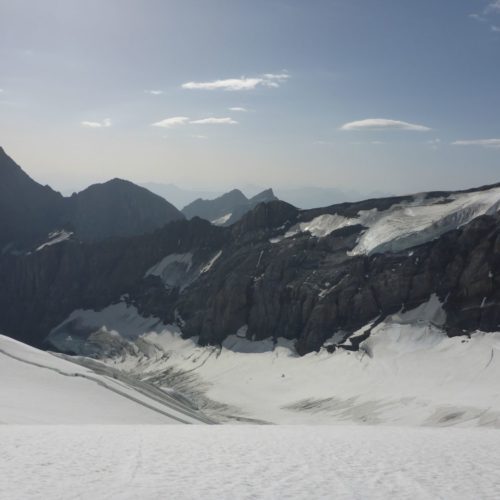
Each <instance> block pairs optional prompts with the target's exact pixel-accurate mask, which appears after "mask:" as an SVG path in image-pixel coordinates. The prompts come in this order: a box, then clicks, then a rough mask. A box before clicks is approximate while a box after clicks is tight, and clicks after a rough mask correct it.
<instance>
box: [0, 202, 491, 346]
mask: <svg viewBox="0 0 500 500" xmlns="http://www.w3.org/2000/svg"><path fill="white" fill-rule="evenodd" d="M373 203H374V202H373ZM373 203H372V204H373ZM380 203H381V205H379V207H380V206H386V205H387V203H388V202H387V201H384V200H381V201H380ZM301 217H304V214H303V212H299V211H298V210H297V209H295V208H294V207H292V206H291V205H288V204H286V203H284V202H279V201H278V202H272V203H268V204H260V205H258V206H257V207H256V208H255V209H254V210H253V211H251V212H249V213H247V214H246V215H245V216H244V217H243V218H242V219H241V220H240V221H239V222H237V223H236V224H234V225H233V226H232V227H230V228H223V227H216V226H213V225H211V224H209V223H208V222H206V221H203V220H201V219H198V218H194V219H192V220H190V221H178V222H172V223H170V224H168V225H167V226H165V227H164V228H162V229H160V230H157V231H155V232H154V233H152V234H147V235H143V236H139V237H134V238H127V239H110V240H108V241H104V242H100V243H94V244H82V243H79V242H76V241H69V242H64V243H60V244H58V245H55V246H53V247H48V248H46V249H44V250H43V251H40V252H36V253H35V254H32V255H29V256H5V257H4V258H2V259H1V260H0V281H1V282H2V283H3V284H4V286H3V287H1V289H0V311H1V313H0V328H2V329H4V330H5V331H9V332H11V333H12V334H13V335H15V336H16V337H17V338H20V339H22V340H24V341H27V342H29V343H32V344H35V345H41V343H42V341H43V339H44V338H45V336H46V335H47V334H48V332H49V331H50V330H51V329H52V328H53V327H54V326H56V325H57V324H59V323H60V322H61V321H62V320H63V319H65V318H66V317H67V316H68V315H69V314H70V313H71V312H72V311H73V310H75V309H78V308H84V309H99V308H102V307H105V306H106V305H109V304H110V303H113V302H116V301H118V300H120V297H122V296H123V295H124V294H127V301H128V302H130V303H132V304H134V305H136V306H137V307H138V309H139V311H140V312H141V313H142V314H144V315H149V314H154V315H155V316H158V317H159V318H161V319H162V320H163V321H165V322H167V323H168V322H173V321H175V320H176V318H177V314H176V312H177V313H179V314H180V316H181V317H182V319H183V332H184V335H185V336H199V338H200V343H202V344H218V343H220V342H221V341H222V340H223V339H224V338H225V337H227V336H228V335H231V334H234V333H235V332H236V330H237V329H238V328H240V327H241V326H243V325H245V324H247V325H248V331H247V336H248V338H250V339H263V338H267V337H274V338H276V337H286V338H289V339H296V341H297V342H296V347H297V350H298V352H299V353H300V354H304V353H307V352H310V351H312V350H316V349H319V348H320V347H321V346H322V344H323V343H324V341H325V340H326V339H328V338H330V337H331V336H332V334H333V333H334V332H337V331H339V330H342V331H345V333H346V337H348V336H349V335H351V334H352V332H354V331H356V330H358V329H359V328H360V327H363V326H364V325H366V324H367V323H369V322H370V321H372V320H374V319H376V318H380V317H384V316H385V315H388V314H391V313H395V312H397V311H399V310H401V309H402V308H406V309H411V308H414V307H416V306H418V305H420V304H422V303H423V302H425V301H427V300H428V299H429V297H430V296H431V295H432V294H433V293H436V294H437V295H438V296H439V297H440V299H441V300H442V301H444V309H445V311H446V312H447V318H448V319H447V323H446V325H445V328H446V329H447V331H448V333H449V335H463V334H467V333H470V332H472V331H474V330H476V329H481V330H483V331H494V330H498V329H499V327H500V215H499V214H497V215H494V216H482V217H478V218H476V219H475V220H473V221H472V222H471V223H469V224H467V225H465V226H463V227H461V228H460V229H457V230H454V231H450V232H448V233H446V234H444V235H442V236H441V237H440V238H438V239H436V240H433V241H431V242H428V243H426V244H423V245H420V246H418V247H415V248H413V249H412V251H411V252H409V251H404V252H399V253H383V254H377V255H373V256H366V255H359V256H355V257H349V256H348V255H347V253H346V251H347V250H350V249H352V248H353V247H354V245H355V244H356V240H357V238H358V237H359V235H360V233H361V232H362V231H363V227H362V226H359V225H358V226H350V227H346V228H343V229H340V230H337V231H335V232H333V233H331V234H330V235H328V236H327V237H324V238H312V237H310V236H309V235H308V234H307V233H303V234H300V235H298V236H295V237H293V238H288V239H285V240H283V241H281V242H280V243H275V244H272V243H270V242H269V238H271V237H273V236H275V235H276V234H277V233H278V232H283V230H284V229H283V228H285V229H286V228H287V227H290V226H291V225H293V224H295V223H296V222H297V220H298V219H299V218H301ZM278 228H280V229H279V230H278ZM219 250H222V255H221V256H220V258H218V259H217V261H216V262H215V263H214V265H213V266H212V268H211V269H210V270H209V271H208V272H206V273H204V274H202V275H201V276H200V277H199V278H198V279H197V280H196V281H194V282H193V283H192V284H191V285H190V286H189V287H187V288H186V289H184V290H183V291H181V290H180V289H178V288H175V289H167V288H165V286H164V285H163V283H162V282H161V280H160V278H158V277H156V276H148V277H147V278H144V275H145V272H146V270H147V269H148V268H150V267H151V266H152V265H154V264H155V263H157V262H158V261H160V260H161V259H162V258H163V257H165V256H166V255H168V254H172V253H177V254H182V253H185V252H192V253H193V255H194V257H193V260H194V261H195V262H197V263H203V262H207V261H208V260H209V259H210V258H211V257H212V256H213V255H214V254H215V253H216V252H218V251H219Z"/></svg>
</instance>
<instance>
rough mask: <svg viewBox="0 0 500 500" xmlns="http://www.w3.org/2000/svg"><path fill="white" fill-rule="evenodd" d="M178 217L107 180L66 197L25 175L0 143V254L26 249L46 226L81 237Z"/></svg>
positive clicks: (145, 195)
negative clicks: (71, 232)
mask: <svg viewBox="0 0 500 500" xmlns="http://www.w3.org/2000/svg"><path fill="white" fill-rule="evenodd" d="M179 219H184V216H183V215H182V213H181V212H179V211H178V210H177V209H176V208H175V207H174V206H173V205H171V204H170V203H168V202H167V201H166V200H164V199H163V198H161V197H160V196H157V195H155V194H153V193H151V192H150V191H148V190H147V189H145V188H141V187H139V186H136V185H135V184H132V183H131V182H128V181H123V180H120V179H113V180H111V181H109V182H106V183H104V184H95V185H93V186H90V187H89V188H87V189H85V190H84V191H81V192H80V193H76V194H73V195H72V196H71V197H69V198H65V197H63V196H62V195H61V194H60V193H58V192H56V191H54V190H52V189H51V188H50V187H49V186H42V185H40V184H38V183H37V182H36V181H34V180H33V179H31V178H30V177H29V176H28V175H27V174H26V173H25V172H24V171H23V170H22V169H21V167H19V165H17V164H16V163H15V162H14V161H13V160H12V159H11V158H10V157H9V156H7V154H6V153H5V151H4V150H3V149H2V148H0V254H2V253H6V252H9V251H16V250H24V251H25V250H30V249H32V248H33V247H35V248H36V246H37V245H38V244H40V243H43V242H44V241H46V240H47V236H48V234H49V233H50V232H52V231H58V230H61V229H66V230H69V231H73V232H74V233H75V235H76V237H77V238H78V239H80V240H83V241H96V240H100V239H104V238H109V237H113V236H132V235H136V234H142V233H145V232H149V231H152V230H154V229H156V228H159V227H161V226H163V225H164V224H166V223H168V222H170V221H173V220H179Z"/></svg>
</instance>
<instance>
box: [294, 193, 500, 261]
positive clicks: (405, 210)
mask: <svg viewBox="0 0 500 500" xmlns="http://www.w3.org/2000/svg"><path fill="white" fill-rule="evenodd" d="M499 209H500V187H496V188H492V189H488V190H485V191H474V192H469V193H457V194H453V195H450V196H448V197H435V198H426V197H425V195H415V196H414V197H413V200H412V201H409V202H408V201H406V202H403V203H398V204H395V205H393V206H392V207H390V208H389V209H388V210H383V211H378V210H377V209H373V210H364V211H360V212H359V213H358V216H357V217H352V218H347V217H343V216H340V215H338V214H333V215H330V214H324V215H320V216H319V217H316V218H314V219H312V220H311V221H308V222H301V223H300V224H297V225H296V226H294V227H293V228H291V229H290V230H289V231H288V232H287V233H286V234H285V237H291V236H294V235H296V234H297V233H299V232H305V231H309V232H310V233H311V235H312V236H315V237H324V236H327V235H329V234H330V233H332V232H333V231H336V230H337V229H341V228H343V227H346V226H352V225H355V224H360V225H362V226H365V227H366V228H367V230H366V231H365V232H364V233H363V234H362V235H361V237H360V239H359V241H358V244H357V245H356V247H355V248H354V249H353V250H352V251H351V252H350V254H351V255H360V254H372V253H376V252H398V251H401V250H405V249H407V248H410V247H413V246H416V245H420V244H422V243H425V242H428V241H431V240H433V239H435V238H437V237H439V236H441V235H442V234H444V233H446V232H448V231H451V230H453V229H457V228H459V227H460V226H462V225H464V224H467V223H469V222H470V221H472V220H473V219H475V218H476V217H479V216H481V215H486V214H494V213H495V212H497V211H498V210H499Z"/></svg>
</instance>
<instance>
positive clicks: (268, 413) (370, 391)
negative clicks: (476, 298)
mask: <svg viewBox="0 0 500 500" xmlns="http://www.w3.org/2000/svg"><path fill="white" fill-rule="evenodd" d="M123 308H124V306H120V307H119V306H118V305H116V306H112V307H111V308H107V309H104V310H103V311H101V312H100V313H98V312H93V311H77V312H75V313H74V314H73V315H72V316H71V317H72V319H73V321H77V322H78V324H80V328H81V329H84V325H89V326H91V327H92V328H93V329H94V330H98V329H99V327H100V326H101V325H106V327H107V329H108V330H110V331H111V333H108V334H107V335H106V333H105V332H102V331H101V333H99V334H98V335H97V336H94V337H95V341H97V342H98V345H100V346H102V348H103V349H104V350H105V351H106V352H109V351H108V344H109V345H112V346H114V345H115V344H114V343H116V342H117V341H118V340H120V338H121V343H122V344H120V345H121V346H122V347H121V348H120V350H118V351H116V349H114V350H115V352H117V354H115V355H106V356H105V358H104V359H103V363H104V364H105V365H106V366H109V367H113V368H115V369H118V370H120V371H123V372H124V373H127V374H129V375H130V376H133V377H137V378H139V379H141V380H146V381H148V382H149V383H152V384H155V385H156V386H158V387H160V388H162V389H169V388H173V389H175V390H177V391H179V392H180V393H182V394H184V395H185V396H186V397H188V398H189V399H191V400H192V401H194V402H196V404H197V405H199V407H200V408H201V409H202V410H203V411H204V412H205V413H206V414H208V415H209V416H210V417H211V418H213V419H215V420H217V421H219V422H234V421H237V420H240V421H241V420H242V421H248V420H249V419H250V420H255V421H259V422H262V421H264V422H269V423H280V424H352V423H356V424H363V425H367V424H380V425H409V426H452V425H454V426H457V425H458V426H462V427H464V426H486V427H498V428H500V390H499V382H498V381H499V380H500V352H499V351H500V333H494V332H493V333H482V332H477V333H474V334H472V336H471V338H467V337H455V338H448V337H447V335H446V334H445V333H444V332H443V331H442V330H441V329H440V328H439V325H440V324H442V322H443V320H444V311H443V310H442V308H441V304H440V302H439V300H438V299H437V297H435V296H432V297H431V298H430V300H429V301H428V302H427V303H425V304H422V305H421V306H419V307H418V308H416V309H414V310H412V311H408V312H405V313H400V314H395V315H393V316H391V317H388V318H386V320H385V321H383V322H382V323H380V324H379V325H377V326H376V327H375V328H374V329H373V331H372V334H371V336H370V337H369V338H368V339H367V340H366V341H364V342H363V343H362V344H361V350H360V351H359V352H350V351H345V350H343V349H341V348H339V349H337V351H336V352H334V353H329V352H327V350H326V349H322V350H321V351H320V352H318V353H316V352H313V353H310V354H308V355H306V356H303V357H299V356H298V355H297V354H296V352H295V350H294V348H293V345H294V342H293V341H290V340H285V339H278V342H277V343H276V344H275V343H273V341H272V340H271V339H268V340H263V341H259V342H252V341H249V340H247V339H245V338H241V336H242V335H243V336H244V335H245V329H244V327H242V328H240V330H239V331H238V333H237V332H235V335H232V336H230V337H228V338H227V339H226V340H225V341H224V342H223V345H222V346H221V347H217V346H212V347H211V346H199V345H197V344H196V338H195V339H183V338H182V337H181V335H180V330H179V328H178V327H176V326H168V325H162V324H161V323H157V322H156V323H155V322H154V319H153V318H149V319H145V318H140V317H136V315H137V311H136V310H135V308H133V307H129V308H128V309H127V308H125V310H124V309H123ZM125 311H128V314H125ZM100 315H101V316H100ZM141 321H142V322H143V325H144V329H142V330H141V329H140V328H139V329H138V330H137V335H138V336H137V338H136V339H135V340H133V341H132V342H130V341H129V340H127V339H131V337H130V335H129V332H130V330H129V328H130V324H132V325H140V324H141ZM65 325H67V323H63V324H62V325H61V326H60V327H58V328H57V329H55V332H57V334H54V335H51V337H50V338H51V339H53V341H58V342H57V345H58V346H59V347H60V348H65V349H67V350H72V351H75V352H76V351H77V349H78V346H82V343H83V346H85V345H86V343H87V341H85V340H84V339H80V340H79V341H78V342H79V343H77V341H76V337H75V338H72V339H70V340H67V339H68V335H67V332H69V333H71V332H72V331H73V330H72V329H69V330H66V326H65ZM242 326H243V325H242ZM92 328H89V329H88V330H87V331H91V330H92ZM120 335H121V337H120ZM332 339H335V332H332ZM330 343H331V342H330ZM79 361H80V362H83V363H85V360H84V358H80V360H79Z"/></svg>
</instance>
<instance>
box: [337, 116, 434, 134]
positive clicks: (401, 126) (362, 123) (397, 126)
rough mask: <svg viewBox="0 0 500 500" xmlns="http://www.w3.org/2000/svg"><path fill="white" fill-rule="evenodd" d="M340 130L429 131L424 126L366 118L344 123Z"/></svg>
mask: <svg viewBox="0 0 500 500" xmlns="http://www.w3.org/2000/svg"><path fill="white" fill-rule="evenodd" d="M340 129H341V130H356V131H357V130H411V131H416V132H428V131H429V130H431V129H430V128H429V127H425V126H424V125H417V124H415V123H408V122H403V121H400V120H388V119H386V118H367V119H365V120H358V121H354V122H349V123H345V124H344V125H342V127H340Z"/></svg>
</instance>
